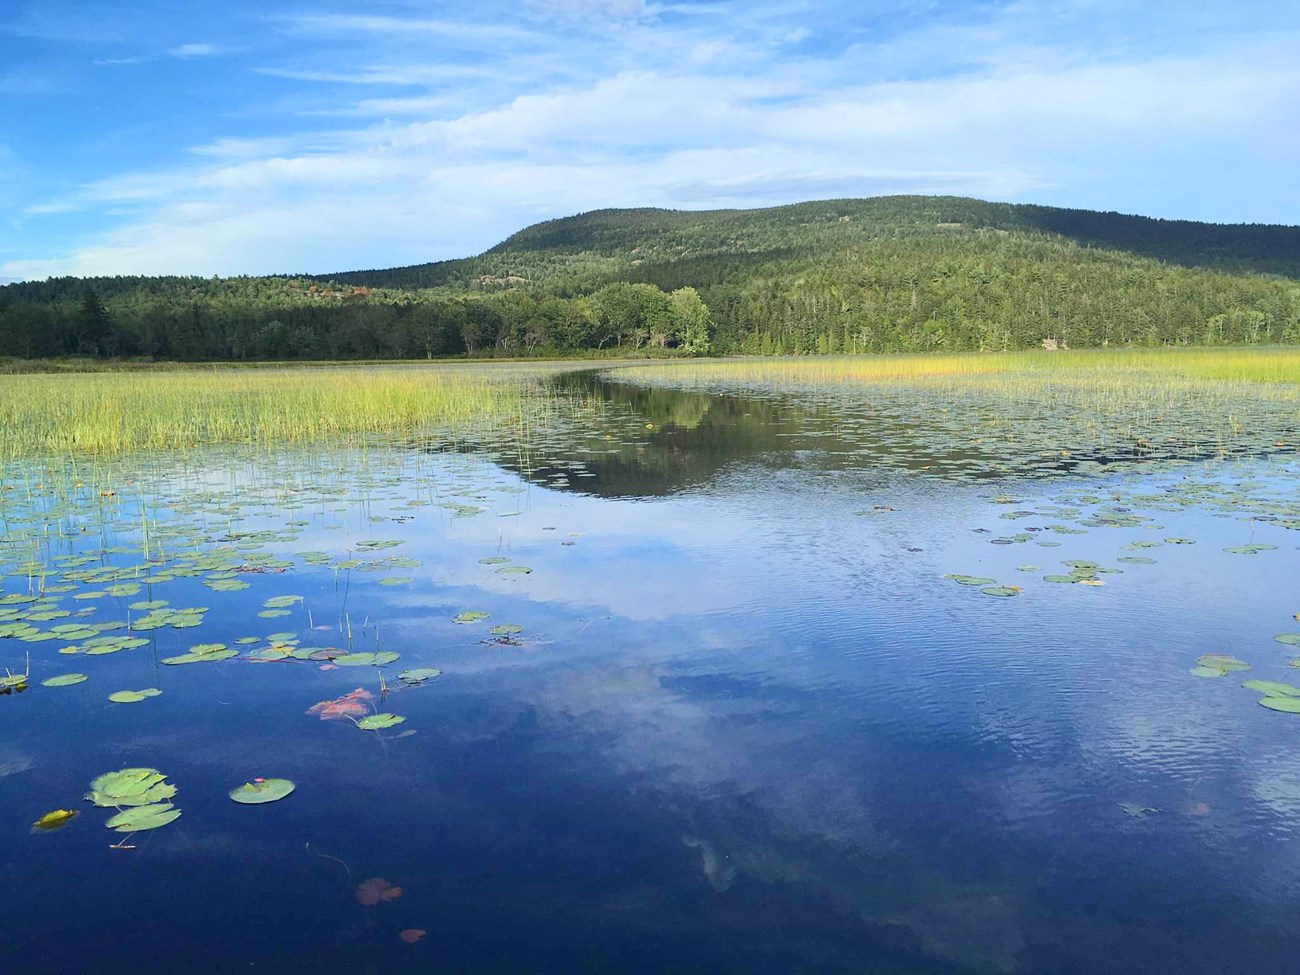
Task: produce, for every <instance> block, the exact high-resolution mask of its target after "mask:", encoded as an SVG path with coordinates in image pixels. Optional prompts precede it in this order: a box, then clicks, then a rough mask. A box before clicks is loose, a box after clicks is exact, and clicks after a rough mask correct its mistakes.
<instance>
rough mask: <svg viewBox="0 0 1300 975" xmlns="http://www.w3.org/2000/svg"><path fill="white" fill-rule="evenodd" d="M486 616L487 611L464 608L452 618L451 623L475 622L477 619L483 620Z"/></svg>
mask: <svg viewBox="0 0 1300 975" xmlns="http://www.w3.org/2000/svg"><path fill="white" fill-rule="evenodd" d="M487 618H488V614H487V613H482V612H479V611H478V610H476V609H473V610H466V611H465V612H464V613H461V614H460V615H459V616H457V617H456V618H455V619H454V620H452V622H453V623H477V622H478V621H479V620H485V619H487Z"/></svg>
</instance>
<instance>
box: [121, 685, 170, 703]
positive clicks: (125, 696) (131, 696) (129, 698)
mask: <svg viewBox="0 0 1300 975" xmlns="http://www.w3.org/2000/svg"><path fill="white" fill-rule="evenodd" d="M161 693H162V691H160V690H158V688H156V687H146V688H145V689H144V690H142V691H114V692H113V693H112V694H110V695H108V699H109V700H110V701H112V702H113V703H114V704H139V703H140V702H141V701H143V700H145V699H146V698H150V697H157V696H158V695H159V694H161Z"/></svg>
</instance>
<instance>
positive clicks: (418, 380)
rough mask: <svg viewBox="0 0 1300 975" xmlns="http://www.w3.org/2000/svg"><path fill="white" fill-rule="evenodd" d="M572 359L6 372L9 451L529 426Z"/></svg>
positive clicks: (5, 449)
mask: <svg viewBox="0 0 1300 975" xmlns="http://www.w3.org/2000/svg"><path fill="white" fill-rule="evenodd" d="M560 368H572V367H566V366H549V367H548V366H537V365H528V366H518V365H495V364H492V365H475V366H467V365H435V366H368V367H350V366H348V367H332V368H331V367H311V368H296V367H281V368H260V369H255V370H244V369H229V368H217V369H212V368H202V367H196V368H189V369H169V370H146V371H120V372H101V373H75V374H62V375H50V374H21V375H8V376H3V377H0V457H4V458H13V457H25V456H41V455H50V454H123V453H130V452H133V451H140V450H175V449H189V448H193V447H200V446H208V445H218V444H248V445H254V446H261V447H269V446H273V445H275V444H300V443H313V442H333V441H346V440H348V439H349V438H357V437H362V436H366V435H370V434H391V433H398V432H402V433H405V432H415V431H420V430H429V429H434V428H443V429H452V430H456V429H470V428H475V429H482V428H485V427H509V426H526V425H527V424H529V423H530V422H533V421H535V419H536V418H537V416H538V415H539V414H543V413H545V411H546V410H547V409H549V408H551V407H552V406H553V405H554V404H553V401H552V397H551V396H550V394H549V393H547V392H546V390H545V384H544V382H543V380H544V378H545V377H546V376H547V375H548V374H551V373H553V372H554V371H556V370H557V369H560Z"/></svg>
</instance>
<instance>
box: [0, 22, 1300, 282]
mask: <svg viewBox="0 0 1300 975" xmlns="http://www.w3.org/2000/svg"><path fill="white" fill-rule="evenodd" d="M669 9H670V8H664V7H655V8H651V7H646V6H645V5H643V4H618V3H613V4H610V3H586V2H583V0H576V2H573V3H568V4H566V5H564V12H567V13H568V14H573V13H575V12H576V13H581V12H583V11H589V10H590V11H596V12H601V11H604V12H606V13H609V12H614V13H617V12H619V11H624V12H626V13H627V14H628V16H629V18H630V19H628V20H627V21H626V23H625V25H624V26H623V27H622V28H620V29H619V31H618V32H617V34H616V35H608V36H613V37H616V42H614V43H610V42H609V40H608V38H606V39H605V40H601V39H600V38H599V37H596V35H592V36H591V37H588V39H587V40H582V39H581V38H580V39H578V40H571V39H570V37H569V35H568V33H567V32H559V33H557V34H556V35H554V36H550V35H546V34H545V33H544V32H543V31H541V30H534V29H532V28H531V27H518V26H515V25H514V24H512V23H510V22H508V21H506V22H502V23H500V24H496V23H487V24H480V23H469V24H467V23H460V22H453V21H442V20H415V21H412V20H404V19H401V18H393V17H375V16H359V15H321V16H313V17H303V18H297V19H295V20H291V21H287V22H285V23H286V29H288V30H290V31H292V32H294V35H293V36H295V37H298V36H302V35H303V34H304V33H306V34H331V35H349V34H360V35H364V36H365V37H367V38H369V42H368V43H372V45H373V46H369V47H367V48H366V49H365V50H364V52H362V53H361V54H358V55H357V57H358V60H359V62H360V66H357V65H356V64H349V63H346V61H345V60H344V61H341V62H340V63H338V64H337V65H331V66H328V67H326V66H324V64H323V63H322V62H317V63H314V64H310V65H309V64H306V63H303V64H300V65H298V66H271V67H268V68H265V69H263V71H264V72H265V73H266V74H268V75H269V74H274V75H276V76H278V77H284V78H294V79H298V80H304V81H318V82H323V83H338V82H347V83H351V84H359V85H367V86H371V87H374V88H375V89H376V90H377V91H378V92H381V93H382V92H384V89H385V88H387V89H388V91H391V90H392V88H393V87H394V86H406V87H411V88H413V89H414V92H413V93H412V94H411V95H410V96H408V97H396V96H389V97H384V95H382V94H381V97H375V98H367V99H362V100H351V99H346V98H345V99H344V100H342V101H340V100H339V98H340V97H342V96H339V97H335V98H334V99H333V100H332V101H324V102H321V103H318V104H317V105H316V106H314V107H313V109H312V112H313V113H315V114H329V115H332V116H333V118H334V121H332V122H331V123H330V125H331V127H330V128H328V129H323V130H317V131H305V132H303V131H300V132H298V133H296V134H287V133H282V134H271V135H259V136H256V137H251V138H250V137H239V136H237V135H233V134H232V135H227V136H224V137H223V136H214V138H212V139H211V140H210V141H209V142H207V143H205V144H203V145H200V146H196V147H193V148H191V149H190V150H189V152H188V153H187V156H188V159H187V160H186V161H185V162H183V163H181V164H179V165H174V166H170V167H164V168H161V169H158V170H155V171H145V172H134V173H118V174H116V175H112V176H110V177H107V178H102V179H98V180H95V181H93V182H89V183H87V184H86V185H85V186H83V187H82V189H81V190H80V191H79V192H77V193H75V194H72V195H65V196H64V197H61V198H60V199H59V200H51V201H43V200H40V199H34V200H31V199H29V201H28V204H29V205H28V207H27V209H26V211H25V212H26V213H27V214H29V215H31V216H32V217H33V218H36V217H38V216H39V215H40V214H41V213H53V212H60V208H62V209H66V207H67V206H68V205H69V201H71V202H72V203H74V204H75V205H76V206H79V207H81V208H83V209H88V210H95V209H102V208H110V207H111V208H117V209H119V210H121V211H122V212H123V213H124V214H125V215H124V216H123V217H122V218H120V219H119V220H117V221H116V229H114V230H112V231H111V232H109V233H105V234H103V235H101V236H100V237H99V239H97V240H94V241H88V242H86V243H84V244H83V245H82V246H81V247H79V248H77V249H75V250H73V251H72V252H70V253H63V254H59V253H53V254H51V255H50V256H48V257H45V258H38V257H32V258H29V259H27V260H24V261H21V262H13V261H11V262H9V263H2V264H0V273H5V274H23V275H33V276H40V275H46V274H59V273H140V272H144V271H149V272H163V271H177V272H186V273H198V274H212V273H259V272H273V271H287V270H315V271H327V270H338V269H341V268H346V267H349V266H368V267H374V266H381V265H384V264H409V263H416V262H420V261H425V260H434V259H439V258H445V257H456V256H462V255H465V254H468V253H473V252H476V251H478V250H480V249H482V248H484V247H487V246H490V245H491V244H493V243H495V242H496V241H497V240H498V239H499V238H500V237H503V236H505V235H506V234H508V233H509V232H511V231H513V230H515V229H518V228H519V227H520V226H522V225H523V224H525V223H528V222H531V221H533V220H535V219H541V218H546V217H553V216H560V215H564V214H567V213H572V212H576V211H581V210H588V209H595V208H599V207H606V206H643V205H658V206H679V207H680V206H686V207H709V206H736V205H751V206H758V205H768V204H775V203H782V202H794V201H796V200H799V199H806V198H813V197H828V196H853V195H869V194H873V193H884V192H935V193H958V194H966V195H974V196H983V197H989V198H999V199H1012V200H1015V199H1030V198H1035V199H1036V200H1037V201H1042V202H1053V201H1055V202H1060V203H1063V204H1066V205H1070V204H1073V205H1097V204H1098V203H1101V204H1102V205H1103V208H1106V209H1124V210H1129V211H1142V210H1144V209H1146V210H1148V211H1150V210H1151V209H1152V207H1151V206H1150V205H1149V204H1150V201H1152V200H1156V201H1158V200H1161V199H1165V198H1166V197H1165V196H1164V194H1171V193H1178V192H1181V193H1182V194H1183V198H1184V199H1186V198H1192V199H1196V200H1200V201H1203V206H1204V207H1205V209H1204V210H1203V211H1202V212H1199V213H1196V212H1190V213H1189V212H1185V211H1184V212H1182V213H1164V214H1161V215H1170V216H1173V215H1181V216H1191V217H1202V218H1210V219H1215V218H1218V219H1223V218H1225V217H1228V216H1230V215H1231V216H1232V217H1235V218H1237V219H1270V218H1271V217H1272V218H1273V219H1275V217H1273V216H1272V208H1273V207H1275V206H1276V200H1270V201H1268V202H1269V207H1270V211H1269V213H1262V212H1252V211H1250V210H1248V209H1246V208H1244V207H1243V206H1242V201H1248V200H1251V199H1254V197H1252V196H1251V195H1250V194H1251V193H1252V192H1253V187H1252V185H1251V184H1250V183H1249V182H1238V183H1234V184H1231V185H1229V184H1227V183H1226V182H1225V183H1224V184H1223V185H1216V186H1214V187H1213V190H1214V192H1213V193H1209V192H1206V187H1205V186H1204V180H1205V176H1204V175H1203V174H1198V173H1197V172H1196V171H1195V170H1194V169H1193V168H1191V167H1189V166H1188V165H1187V161H1188V154H1189V153H1197V152H1208V153H1212V154H1214V157H1215V159H1216V161H1221V160H1222V159H1223V157H1224V154H1225V153H1229V154H1231V153H1235V154H1236V155H1237V156H1239V157H1240V161H1241V165H1242V166H1246V165H1249V166H1250V168H1251V171H1252V172H1259V173H1262V174H1263V175H1264V176H1267V174H1268V172H1271V170H1269V169H1268V167H1273V168H1274V169H1276V173H1275V174H1274V176H1273V178H1275V179H1277V180H1283V179H1287V178H1288V177H1287V176H1286V174H1285V173H1284V172H1283V169H1284V168H1285V158H1286V154H1285V153H1282V152H1279V151H1276V150H1277V149H1279V148H1281V147H1284V146H1285V145H1286V143H1287V140H1292V141H1294V139H1295V136H1294V135H1293V134H1291V133H1292V127H1291V126H1290V120H1291V119H1293V118H1294V117H1296V116H1297V115H1300V79H1298V77H1297V73H1296V72H1295V69H1294V67H1293V66H1292V64H1291V58H1290V53H1291V47H1292V40H1293V38H1292V36H1291V35H1288V34H1285V33H1281V34H1278V35H1276V36H1274V37H1272V38H1263V37H1259V36H1254V35H1250V34H1239V35H1223V36H1220V37H1218V38H1217V39H1216V40H1215V42H1214V44H1210V43H1209V42H1208V41H1205V42H1198V45H1199V46H1187V47H1188V49H1187V50H1180V51H1179V52H1177V53H1174V54H1162V55H1160V56H1140V55H1138V54H1135V53H1133V52H1130V51H1121V52H1119V53H1116V52H1115V51H1113V50H1109V49H1107V50H1105V51H1101V52H1098V51H1097V50H1091V51H1085V50H1083V49H1081V48H1078V47H1076V46H1072V45H1071V44H1069V43H1068V42H1062V41H1060V40H1059V39H1058V41H1057V43H1056V44H1055V45H1051V44H1047V43H1046V42H1044V41H1043V40H1042V34H1043V28H1042V25H1041V23H1039V22H1038V21H1037V20H1032V19H1031V18H1029V17H1028V15H1025V16H1024V17H1022V18H1021V19H1020V20H1017V19H1016V18H1015V17H1012V16H1011V15H1010V14H1008V15H1007V17H1006V18H1004V19H1002V20H997V21H993V22H981V23H978V24H974V25H970V26H966V27H961V26H960V25H953V24H951V23H941V24H938V25H935V26H932V27H930V28H927V29H925V30H920V31H913V32H912V33H910V34H907V35H905V36H903V37H901V38H898V39H891V40H888V41H885V40H881V39H866V40H864V39H862V38H861V37H858V38H857V42H856V43H853V44H848V43H847V39H846V41H845V44H844V45H841V46H840V47H839V48H838V49H836V50H834V51H831V52H828V53H823V54H821V55H819V56H816V57H814V56H812V55H801V56H799V57H793V56H791V54H790V53H789V51H782V50H781V49H780V44H781V43H782V42H789V41H792V40H798V41H803V40H808V39H809V35H808V34H807V33H806V28H802V27H800V26H798V21H795V22H794V23H791V21H790V20H789V18H786V19H782V17H780V16H778V13H779V10H778V9H777V8H773V7H766V8H753V11H752V12H753V16H752V17H751V18H749V20H748V21H747V25H748V26H747V27H746V29H745V33H744V36H741V32H740V31H739V30H737V31H721V32H719V31H718V30H717V29H716V25H715V24H714V20H713V19H712V18H713V15H712V13H711V8H710V9H702V10H701V11H697V12H695V13H694V14H693V15H692V17H691V20H690V25H689V26H686V27H683V26H681V23H680V21H681V20H682V18H683V16H684V14H683V13H682V12H681V8H671V11H672V12H673V14H674V16H675V17H676V26H665V25H664V21H665V19H666V17H667V13H666V12H667V11H669ZM1076 14H1077V11H1075V9H1074V5H1072V4H1058V5H1055V6H1054V8H1053V10H1052V11H1048V12H1046V13H1045V12H1043V11H1042V10H1040V11H1039V12H1038V16H1039V17H1040V18H1047V19H1050V17H1061V16H1067V15H1068V16H1074V15H1076ZM633 15H635V16H633ZM1049 15H1050V16H1049ZM799 16H800V19H806V17H804V16H803V15H802V14H800V15H799ZM701 25H705V26H701ZM708 25H713V26H712V27H710V26H708ZM755 25H757V26H755ZM706 28H707V29H706ZM583 36H586V35H583ZM412 38H414V39H416V40H417V41H420V43H425V42H427V41H429V39H431V38H432V39H436V40H439V41H441V40H445V39H447V38H455V39H456V40H457V42H458V43H460V42H463V43H465V44H466V45H468V47H469V48H471V49H473V48H474V47H475V45H478V44H486V43H489V42H491V43H499V44H502V45H505V47H503V48H502V56H501V57H500V58H499V59H498V60H497V61H494V62H491V63H490V64H484V63H481V62H480V61H478V60H475V59H474V58H471V59H469V60H468V61H466V60H464V59H461V60H454V59H450V60H449V59H445V58H442V57H440V56H435V55H431V54H426V53H424V51H425V49H424V48H422V47H420V46H418V45H417V47H416V48H415V49H414V50H412V49H411V48H410V47H409V42H410V41H411V40H412ZM548 38H549V39H548ZM592 38H595V39H592ZM421 39H422V40H421ZM818 39H819V40H820V35H819V36H818ZM548 44H549V45H550V47H548V46H547V45H548ZM1192 47H1195V49H1194V50H1193V49H1191V48H1192ZM945 52H946V56H947V59H948V60H947V61H946V62H945V61H944V58H943V56H942V55H944V54H945ZM954 52H961V53H960V54H959V55H957V63H956V64H955V66H954V62H953V58H954ZM966 52H975V53H974V54H969V55H968V54H967V53H966ZM381 55H382V56H381ZM944 64H947V65H949V70H947V71H936V70H934V69H935V66H936V65H939V66H942V65H944ZM923 69H924V70H923ZM330 106H334V107H333V108H331V107H330ZM302 117H303V116H301V115H300V116H299V118H302ZM380 119H382V120H383V121H377V120H380ZM298 127H299V128H301V126H298ZM1261 160H1262V161H1261ZM1261 178H1262V177H1261ZM1053 194H1054V195H1055V196H1054V197H1053ZM1126 194H1127V195H1126ZM1044 196H1046V197H1047V199H1046V200H1045V199H1044ZM1168 198H1170V199H1172V198H1173V197H1168ZM1144 200H1145V201H1147V204H1148V205H1146V206H1144V203H1143V201H1144ZM1234 201H1236V202H1235V203H1234ZM1293 202H1294V203H1295V205H1296V206H1298V207H1300V200H1296V201H1293ZM34 222H37V221H35V219H34ZM29 253H30V252H29Z"/></svg>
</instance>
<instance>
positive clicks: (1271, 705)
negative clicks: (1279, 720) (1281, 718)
mask: <svg viewBox="0 0 1300 975" xmlns="http://www.w3.org/2000/svg"><path fill="white" fill-rule="evenodd" d="M1259 703H1260V704H1262V705H1263V706H1264V707H1266V708H1268V709H1269V710H1271V711H1286V712H1288V713H1289V714H1300V698H1296V697H1272V696H1270V697H1262V698H1260V699H1259Z"/></svg>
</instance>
